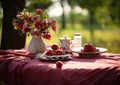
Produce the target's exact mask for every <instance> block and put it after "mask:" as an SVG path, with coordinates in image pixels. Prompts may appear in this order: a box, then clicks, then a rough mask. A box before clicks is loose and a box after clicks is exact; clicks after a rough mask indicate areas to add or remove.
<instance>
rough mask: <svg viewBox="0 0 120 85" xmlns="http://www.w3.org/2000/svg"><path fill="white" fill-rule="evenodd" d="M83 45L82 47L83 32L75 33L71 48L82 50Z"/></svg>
mask: <svg viewBox="0 0 120 85" xmlns="http://www.w3.org/2000/svg"><path fill="white" fill-rule="evenodd" d="M81 47H82V35H81V33H74V38H73V41H72V44H71V49H72V50H74V51H80V50H81Z"/></svg>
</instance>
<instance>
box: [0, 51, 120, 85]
mask: <svg viewBox="0 0 120 85" xmlns="http://www.w3.org/2000/svg"><path fill="white" fill-rule="evenodd" d="M35 55H36V54H30V53H29V52H27V51H26V50H0V81H3V82H5V84H6V85H120V55H119V54H118V55H113V54H107V53H106V54H103V55H102V56H100V57H98V58H94V59H87V58H86V59H84V58H79V57H77V56H76V57H75V56H74V57H73V58H72V59H71V60H69V61H62V62H63V66H62V68H56V62H43V61H40V60H38V59H35V58H34V57H35Z"/></svg>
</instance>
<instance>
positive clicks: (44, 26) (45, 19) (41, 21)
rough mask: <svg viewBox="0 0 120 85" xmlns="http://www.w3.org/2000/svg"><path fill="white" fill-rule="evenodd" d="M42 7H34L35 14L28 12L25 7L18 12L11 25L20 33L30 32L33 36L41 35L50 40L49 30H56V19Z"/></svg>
mask: <svg viewBox="0 0 120 85" xmlns="http://www.w3.org/2000/svg"><path fill="white" fill-rule="evenodd" d="M46 15H48V14H47V13H46V12H44V11H43V10H42V9H40V8H38V9H36V13H35V14H31V13H29V12H28V11H27V10H26V9H24V10H23V11H22V12H20V13H18V14H17V16H16V18H14V20H13V26H14V27H16V28H17V29H16V30H19V31H22V33H27V34H31V35H33V36H42V37H43V38H45V39H48V40H50V39H51V34H50V32H51V31H50V30H52V31H54V32H56V31H57V26H56V21H55V20H52V19H51V18H50V17H49V15H48V16H46Z"/></svg>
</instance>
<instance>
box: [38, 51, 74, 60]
mask: <svg viewBox="0 0 120 85" xmlns="http://www.w3.org/2000/svg"><path fill="white" fill-rule="evenodd" d="M71 57H72V55H71V54H65V55H53V56H48V55H45V54H41V53H38V54H37V55H36V58H37V59H40V60H43V61H59V60H60V61H64V60H70V59H71Z"/></svg>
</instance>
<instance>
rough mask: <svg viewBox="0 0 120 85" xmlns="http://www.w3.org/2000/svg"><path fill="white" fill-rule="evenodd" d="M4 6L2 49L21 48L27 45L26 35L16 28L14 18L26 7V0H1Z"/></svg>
mask: <svg viewBox="0 0 120 85" xmlns="http://www.w3.org/2000/svg"><path fill="white" fill-rule="evenodd" d="M0 1H1V5H2V8H3V20H2V40H1V49H20V48H23V47H24V46H25V39H26V38H25V37H26V35H22V36H21V35H20V34H19V32H18V31H16V30H14V27H13V24H12V20H13V18H15V17H16V14H17V12H18V11H19V12H20V11H22V10H23V9H24V8H25V0H0Z"/></svg>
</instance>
